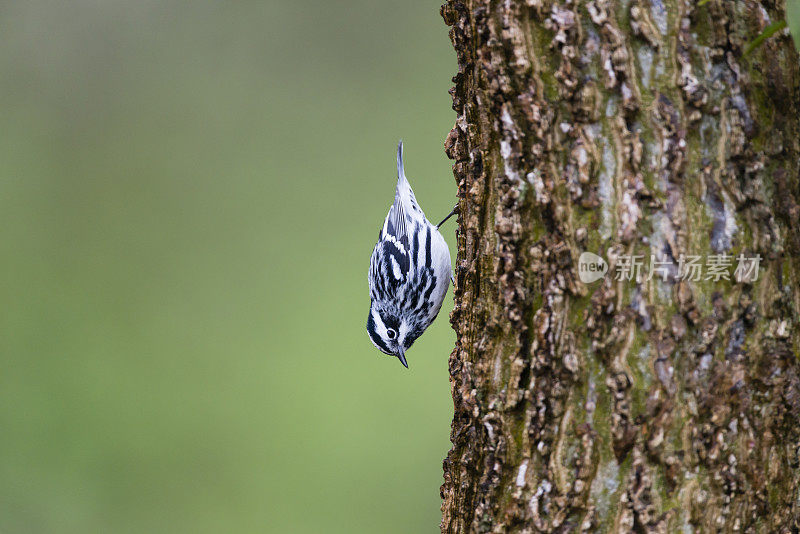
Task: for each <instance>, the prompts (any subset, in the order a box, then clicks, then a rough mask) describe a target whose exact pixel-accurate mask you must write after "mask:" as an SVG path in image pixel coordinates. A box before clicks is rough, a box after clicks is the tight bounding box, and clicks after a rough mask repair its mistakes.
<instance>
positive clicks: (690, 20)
mask: <svg viewBox="0 0 800 534" xmlns="http://www.w3.org/2000/svg"><path fill="white" fill-rule="evenodd" d="M701 3H702V2H698V1H697V0H619V1H614V0H592V1H589V2H578V4H577V5H576V4H575V3H574V2H570V1H569V0H566V1H563V2H561V3H559V2H554V1H550V0H527V1H513V0H503V1H501V0H494V1H492V0H448V2H447V3H446V4H445V5H444V6H443V7H442V15H443V17H444V19H445V21H446V22H447V24H448V25H450V26H452V28H451V30H450V35H451V38H452V41H453V44H454V46H455V50H456V53H457V56H458V65H459V69H458V74H457V75H456V76H455V78H454V82H455V87H454V88H453V90H452V95H453V107H454V109H455V111H456V112H457V120H456V125H455V127H454V128H453V130H452V132H451V133H450V135H449V136H448V139H447V142H446V151H447V154H448V156H450V158H452V159H453V160H455V163H454V165H453V169H454V174H455V178H456V181H457V182H458V188H459V197H460V201H459V205H460V209H461V214H460V218H459V228H458V234H457V236H458V260H457V267H456V291H455V309H454V311H453V314H452V316H451V321H452V324H453V327H454V328H455V330H456V333H457V342H456V348H455V350H454V351H453V353H452V355H451V357H450V362H449V364H450V375H451V388H452V394H453V401H454V405H455V414H454V417H453V424H452V434H451V440H452V443H453V447H452V449H451V450H450V452H449V454H448V456H447V458H446V460H445V462H444V479H445V481H444V484H443V485H442V489H441V493H442V498H443V499H444V502H443V505H442V511H443V518H442V524H441V528H442V532H447V533H451V532H452V533H462V532H631V531H633V532H769V533H772V532H797V531H798V528H799V527H800V503H799V502H798V498H799V497H798V492H799V491H800V448H799V445H800V443H799V441H798V438H799V437H800V424H798V413H800V412H799V410H800V379H799V378H798V371H800V369H798V356H797V354H798V347H800V332H799V331H798V320H797V317H798V311H800V285H799V284H798V282H799V278H800V222H799V221H798V219H799V218H800V205H799V204H798V201H799V200H800V187H799V185H798V184H799V180H798V162H799V161H800V146H799V142H798V139H799V138H798V134H800V119H799V117H800V100H799V97H800V92H799V91H798V89H799V88H800V76H799V72H800V71H799V70H798V61H797V60H798V57H797V53H796V51H795V49H794V47H793V44H792V41H791V38H790V37H789V36H788V34H787V33H786V32H785V31H783V32H778V33H777V34H775V35H772V36H771V37H769V38H767V39H765V40H764V41H763V43H761V44H760V45H758V46H754V47H752V48H754V49H753V50H752V51H751V53H749V54H748V53H746V51H747V50H746V49H747V48H748V45H751V44H752V45H755V44H757V43H753V41H754V39H756V38H757V37H758V36H759V35H761V34H762V32H763V31H764V30H765V28H766V27H767V26H769V25H770V24H772V23H774V22H776V21H780V20H782V19H784V17H785V6H784V5H783V1H782V0H777V1H771V0H767V1H765V2H763V3H761V4H759V3H758V2H755V1H753V0H739V1H722V0H710V1H708V2H706V3H702V5H700V4H701ZM584 251H589V252H593V253H596V254H598V255H599V256H601V257H603V258H605V260H606V261H607V262H608V268H609V270H608V273H607V274H606V275H605V277H603V278H601V279H600V280H598V281H596V282H585V283H584V282H582V281H581V279H580V277H579V274H578V258H579V257H580V255H581V253H582V252H584ZM757 255H758V256H760V258H761V261H760V268H759V269H758V271H757V272H758V278H757V280H754V279H753V278H752V277H751V278H747V277H743V278H742V279H741V280H738V279H737V278H738V277H737V276H735V275H736V273H735V270H736V268H737V266H739V263H740V261H741V260H742V258H745V259H750V258H755V257H756V256H757ZM632 256H640V257H641V261H642V267H641V272H640V276H639V277H638V278H637V277H635V276H631V278H633V279H630V280H628V279H626V276H625V275H626V270H625V266H626V265H629V264H630V260H631V257H632ZM651 256H653V260H655V262H656V263H653V264H651V262H650V259H651ZM693 256H699V257H700V259H699V260H695V264H698V261H699V266H700V269H701V271H700V275H701V276H700V278H699V279H695V278H696V274H697V272H696V271H690V270H689V269H687V261H688V260H690V258H691V257H693ZM725 258H728V260H732V263H731V265H730V268H729V269H727V271H726V272H727V274H728V276H729V277H730V280H726V279H724V278H720V279H719V280H715V279H714V277H713V275H712V278H710V279H706V278H707V277H708V275H709V272H712V273H713V270H714V265H715V263H716V264H717V265H718V266H719V265H722V264H720V263H719V262H725ZM634 261H636V260H634ZM745 265H746V263H745ZM750 265H751V266H752V263H750ZM651 274H652V275H653V276H652V277H651ZM690 275H691V276H690ZM617 278H620V279H619V280H617Z"/></svg>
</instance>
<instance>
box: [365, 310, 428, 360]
mask: <svg viewBox="0 0 800 534" xmlns="http://www.w3.org/2000/svg"><path fill="white" fill-rule="evenodd" d="M367 333H368V334H369V338H370V340H372V344H373V345H375V346H376V347H377V348H378V350H380V351H381V352H383V353H384V354H388V355H390V356H394V357H396V358H397V359H398V360H400V363H402V364H403V365H404V366H405V367H406V368H408V362H407V361H406V350H408V349H409V348H410V347H411V345H412V344H413V343H414V341H415V340H416V339H417V337H419V336H418V334H417V329H416V328H414V327H413V324H412V321H410V320H409V319H408V318H406V317H404V315H403V314H402V313H399V312H398V311H397V310H394V309H391V308H390V307H383V306H377V305H375V304H374V303H373V305H372V306H370V308H369V316H368V317H367Z"/></svg>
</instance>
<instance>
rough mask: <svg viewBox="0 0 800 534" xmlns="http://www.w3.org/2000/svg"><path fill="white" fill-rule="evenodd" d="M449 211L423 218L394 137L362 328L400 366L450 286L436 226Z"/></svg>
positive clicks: (444, 247)
mask: <svg viewBox="0 0 800 534" xmlns="http://www.w3.org/2000/svg"><path fill="white" fill-rule="evenodd" d="M455 212H456V209H453V211H452V212H451V213H450V215H448V216H447V217H445V219H444V220H443V221H442V222H440V223H439V224H438V225H435V226H434V225H433V224H431V223H430V221H428V219H427V218H426V217H425V214H424V213H423V212H422V208H420V207H419V204H418V203H417V199H416V198H415V197H414V191H412V190H411V185H410V184H409V183H408V180H407V179H406V175H405V173H404V172H403V142H402V141H400V143H399V144H398V145H397V188H396V189H395V193H394V203H393V204H392V207H391V208H389V213H388V214H387V215H386V220H385V221H384V222H383V228H382V229H381V231H380V233H379V234H378V243H377V244H376V245H375V249H374V250H373V251H372V257H371V258H370V259H369V276H368V279H369V297H370V300H371V303H370V307H369V317H368V318H367V332H368V333H369V337H370V339H371V340H372V343H373V344H374V345H375V346H376V347H378V349H379V350H380V351H381V352H384V353H385V354H388V355H390V356H396V357H397V359H399V360H400V363H402V364H403V365H404V366H405V367H406V368H408V362H406V356H405V352H406V350H408V348H409V347H411V345H412V343H414V341H415V340H416V339H417V338H418V337H419V336H421V335H422V333H423V332H424V331H425V329H426V328H428V326H430V324H431V323H432V322H433V320H434V319H436V316H437V315H438V314H439V310H440V309H441V307H442V301H443V300H444V295H445V293H447V287H448V286H449V284H450V277H451V274H450V250H449V249H448V248H447V243H446V242H445V240H444V238H443V237H442V234H440V233H439V227H440V226H441V225H442V224H444V222H445V221H446V220H447V219H449V218H450V217H451V216H452V215H453V214H454V213H455Z"/></svg>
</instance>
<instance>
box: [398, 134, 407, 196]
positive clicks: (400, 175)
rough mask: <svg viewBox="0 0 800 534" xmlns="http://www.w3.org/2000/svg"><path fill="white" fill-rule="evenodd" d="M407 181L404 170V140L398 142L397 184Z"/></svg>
mask: <svg viewBox="0 0 800 534" xmlns="http://www.w3.org/2000/svg"><path fill="white" fill-rule="evenodd" d="M404 181H406V173H405V172H404V171H403V140H402V139H401V140H400V142H399V143H397V184H398V185H400V183H401V182H404Z"/></svg>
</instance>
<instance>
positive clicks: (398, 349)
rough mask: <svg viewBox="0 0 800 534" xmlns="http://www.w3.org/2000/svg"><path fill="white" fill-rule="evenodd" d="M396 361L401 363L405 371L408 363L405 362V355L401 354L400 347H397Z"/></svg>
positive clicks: (401, 348) (401, 349)
mask: <svg viewBox="0 0 800 534" xmlns="http://www.w3.org/2000/svg"><path fill="white" fill-rule="evenodd" d="M397 359H398V360H400V363H402V364H403V366H404V367H405V368H406V369H408V362H407V361H406V355H405V353H404V352H403V347H402V346H398V347H397Z"/></svg>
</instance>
